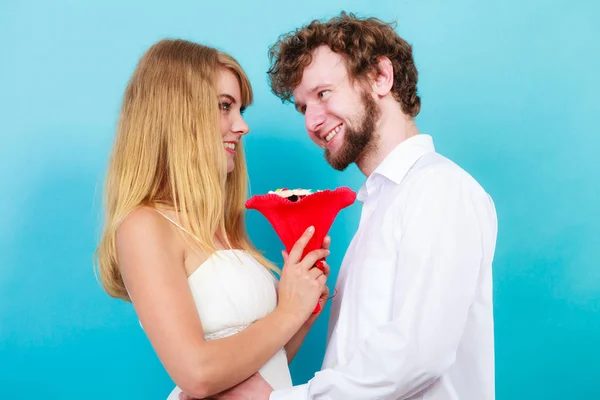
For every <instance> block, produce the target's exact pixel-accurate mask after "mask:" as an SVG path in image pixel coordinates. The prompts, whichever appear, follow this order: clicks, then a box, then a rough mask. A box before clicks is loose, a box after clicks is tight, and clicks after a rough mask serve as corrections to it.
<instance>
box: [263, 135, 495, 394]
mask: <svg viewBox="0 0 600 400" xmlns="http://www.w3.org/2000/svg"><path fill="white" fill-rule="evenodd" d="M358 199H359V200H360V201H361V202H362V203H363V209H362V215H361V219H360V225H359V227H358V230H357V232H356V234H355V236H354V238H353V239H352V242H351V243H350V246H349V248H348V251H347V252H346V255H345V257H344V261H343V263H342V266H341V269H340V272H339V275H338V279H337V283H336V288H337V290H338V295H337V296H336V297H335V298H334V300H333V303H332V309H331V319H330V326H329V337H328V344H327V351H326V354H325V360H324V362H323V369H322V370H321V371H319V372H317V373H316V375H315V376H314V378H313V379H311V380H310V381H309V382H308V383H307V384H304V385H300V386H295V387H293V388H291V389H284V390H278V391H275V392H273V393H272V394H271V400H296V399H298V400H300V399H302V400H304V399H323V400H324V399H336V400H337V399H340V400H350V399H357V400H359V399H365V400H367V399H368V400H375V399H389V400H395V399H411V400H415V399H421V400H450V399H452V400H459V399H460V400H489V399H494V397H495V394H494V325H493V309H492V259H493V256H494V249H495V244H496V232H497V219H496V212H495V208H494V204H493V202H492V200H491V198H490V196H489V195H488V194H487V193H486V192H485V191H484V190H483V189H482V188H481V186H480V185H479V184H478V183H477V182H476V181H475V180H474V179H473V178H472V177H471V176H470V175H469V174H468V173H466V172H465V171H464V170H462V169H461V168H460V167H458V166H457V165H456V164H454V163H453V162H452V161H450V160H448V159H447V158H444V157H443V156H441V155H440V154H438V153H436V152H435V150H434V146H433V141H432V139H431V136H429V135H423V134H420V135H416V136H414V137H411V138H409V139H407V140H405V141H404V142H402V143H401V144H400V145H398V146H397V147H396V148H395V149H394V150H393V151H392V152H391V153H390V154H389V155H388V156H387V157H386V159H385V160H384V161H383V162H382V163H381V164H380V165H379V166H378V167H377V169H376V170H375V171H374V172H373V173H372V174H371V175H370V176H369V177H368V179H367V181H366V183H365V184H364V185H363V187H362V188H361V189H360V191H359V193H358Z"/></svg>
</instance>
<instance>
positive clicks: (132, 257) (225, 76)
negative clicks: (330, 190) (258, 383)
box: [97, 40, 329, 399]
mask: <svg viewBox="0 0 600 400" xmlns="http://www.w3.org/2000/svg"><path fill="white" fill-rule="evenodd" d="M251 102H252V89H251V86H250V83H249V81H248V78H247V77H246V75H245V73H244V71H243V70H242V68H241V67H240V65H239V64H238V63H237V62H236V61H235V60H234V59H233V58H232V57H231V56H229V55H227V54H225V53H222V52H219V51H217V50H215V49H212V48H209V47H205V46H202V45H198V44H195V43H191V42H188V41H183V40H163V41H160V42H158V43H157V44H155V45H153V46H152V47H151V48H150V49H149V50H148V51H147V52H146V54H144V56H143V57H142V59H141V60H140V62H139V64H138V66H137V68H136V70H135V72H134V74H133V77H132V78H131V81H130V82H129V84H128V86H127V89H126V91H125V95H124V100H123V105H122V111H121V116H120V121H119V125H118V131H117V135H116V140H115V144H114V148H113V153H112V156H111V159H110V164H109V168H108V173H107V179H106V188H105V197H106V199H105V200H106V218H105V224H104V231H103V235H102V238H101V241H100V244H99V247H98V250H97V257H98V267H99V272H100V278H101V281H102V284H103V286H104V288H105V290H106V291H107V292H108V294H110V295H111V296H113V297H116V298H121V299H124V300H126V301H131V302H132V303H133V306H134V308H135V310H136V312H137V315H138V317H139V320H140V323H141V325H142V327H143V329H144V331H145V333H146V334H147V335H148V338H149V340H150V342H151V343H152V346H153V348H154V349H155V351H156V353H157V354H158V357H159V359H160V360H161V362H162V363H163V365H164V367H165V369H166V370H167V372H168V373H169V375H170V376H171V377H172V379H173V380H174V381H175V383H176V384H177V386H178V387H177V388H175V389H174V390H173V392H172V393H171V395H170V396H169V399H177V398H178V396H179V393H180V392H181V391H183V392H185V393H186V394H188V395H190V396H193V397H197V398H205V397H208V396H211V395H213V394H217V393H221V392H223V391H224V390H226V389H228V388H230V387H232V386H234V385H236V384H238V383H240V382H242V381H244V380H246V379H247V378H249V377H251V376H253V375H254V374H255V373H256V372H257V371H258V372H259V373H260V375H261V376H262V377H263V378H264V379H265V380H266V381H267V382H268V384H269V385H270V386H272V387H273V388H285V387H291V385H292V382H291V379H290V373H289V369H288V363H289V361H290V360H291V358H293V356H294V355H295V354H296V351H297V350H298V348H299V347H300V344H301V342H302V341H303V339H304V337H305V335H306V333H307V331H308V329H309V328H310V326H311V324H312V322H314V318H315V316H313V315H311V312H312V310H313V309H314V306H315V302H317V301H320V302H321V305H322V304H323V302H324V300H325V299H326V298H327V294H328V293H327V287H326V285H325V283H326V279H327V276H326V273H325V274H324V273H322V272H321V271H320V270H319V269H317V268H312V266H313V265H314V263H315V262H316V261H317V260H318V259H320V258H322V257H326V256H327V255H328V254H329V250H327V249H326V248H324V249H320V250H316V251H313V252H311V253H309V254H308V255H306V257H304V258H303V259H301V254H302V251H303V249H304V246H305V245H306V243H307V242H308V240H309V238H310V236H311V235H312V232H311V231H310V229H309V230H308V231H307V232H306V233H305V234H304V235H303V237H302V238H300V239H299V241H298V243H297V244H296V246H295V248H294V249H293V250H292V251H291V252H290V254H289V255H287V254H284V257H285V264H284V268H283V269H282V272H281V278H280V280H279V282H278V281H277V280H276V279H275V277H274V275H273V274H272V271H275V270H276V268H275V267H274V266H273V265H272V264H270V263H269V262H268V261H267V260H266V259H265V258H263V257H262V256H261V255H260V254H259V253H258V252H257V251H256V249H255V248H254V247H253V246H252V245H251V243H250V241H249V240H248V238H247V235H246V231H245V228H244V201H245V199H246V195H247V191H246V186H247V178H246V165H245V160H244V152H243V148H242V142H241V138H242V137H243V136H244V135H246V134H247V133H248V130H249V129H248V126H247V125H246V123H245V121H244V119H243V117H242V113H243V111H244V109H245V108H246V107H247V106H248V105H249V104H251ZM324 247H328V244H327V245H326V246H324ZM327 271H328V269H327Z"/></svg>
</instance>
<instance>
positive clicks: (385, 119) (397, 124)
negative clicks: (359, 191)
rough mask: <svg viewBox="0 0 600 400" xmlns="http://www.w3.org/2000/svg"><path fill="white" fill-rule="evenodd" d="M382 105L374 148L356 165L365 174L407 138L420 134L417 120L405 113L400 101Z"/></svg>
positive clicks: (369, 172)
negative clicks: (399, 104)
mask: <svg viewBox="0 0 600 400" xmlns="http://www.w3.org/2000/svg"><path fill="white" fill-rule="evenodd" d="M394 103H395V104H386V105H382V110H381V118H380V119H379V123H378V124H377V128H376V129H375V132H373V139H374V140H376V143H375V146H374V148H373V149H372V150H371V151H370V152H368V153H367V154H365V155H364V156H363V157H361V158H360V159H359V160H357V162H356V165H357V166H358V168H359V169H360V170H361V172H362V173H363V174H364V175H365V176H367V177H368V176H370V175H371V174H372V173H373V171H375V169H376V168H377V167H378V166H379V164H381V163H382V162H383V160H385V158H386V157H387V156H388V155H389V154H390V153H391V152H392V150H394V149H395V148H396V146H398V145H399V144H400V143H402V142H403V141H405V140H406V139H408V138H410V137H413V136H416V135H418V134H419V130H418V129H417V126H416V124H415V121H414V120H413V118H411V117H410V116H408V115H406V114H404V113H403V112H402V110H401V109H400V107H399V106H397V104H398V103H396V102H395V101H394Z"/></svg>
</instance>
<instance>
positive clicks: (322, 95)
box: [319, 90, 330, 98]
mask: <svg viewBox="0 0 600 400" xmlns="http://www.w3.org/2000/svg"><path fill="white" fill-rule="evenodd" d="M329 92H330V91H329V90H321V91H320V92H319V97H320V98H323V97H325V96H326V95H328V94H329Z"/></svg>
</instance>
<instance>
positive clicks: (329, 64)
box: [293, 46, 380, 171]
mask: <svg viewBox="0 0 600 400" xmlns="http://www.w3.org/2000/svg"><path fill="white" fill-rule="evenodd" d="M293 95H294V102H295V103H296V109H297V110H298V111H299V112H301V113H302V114H303V115H304V120H305V124H306V130H307V132H308V135H309V137H310V138H311V139H312V141H313V142H315V143H316V144H317V145H319V146H320V147H321V148H323V149H325V158H326V159H327V162H329V164H330V165H331V166H332V167H333V168H335V169H337V170H340V171H342V170H344V169H346V167H348V165H350V164H351V163H353V162H356V161H358V160H359V159H360V158H363V157H365V155H366V153H368V152H371V151H373V150H374V147H375V140H374V133H373V132H374V131H375V127H376V125H377V122H378V120H379V115H380V110H379V107H378V105H377V103H376V102H375V99H374V98H373V96H372V94H371V91H370V89H369V87H367V86H366V85H360V84H359V83H358V81H355V82H354V83H353V82H352V81H351V79H350V76H349V75H348V70H347V68H346V64H345V63H344V59H343V57H342V56H341V55H339V54H337V53H334V52H333V51H331V49H329V47H327V46H321V47H319V48H317V49H315V50H314V51H313V54H312V62H311V63H310V65H308V66H307V67H306V68H305V69H304V73H303V74H302V81H301V82H300V84H299V85H298V86H297V87H296V88H295V89H294V92H293Z"/></svg>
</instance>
